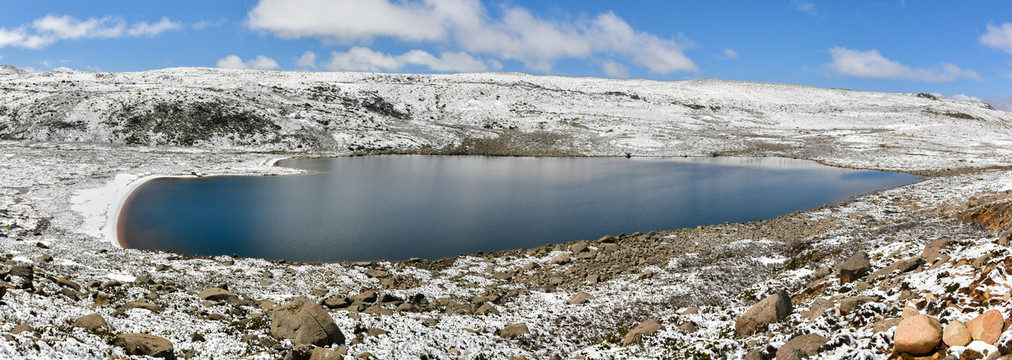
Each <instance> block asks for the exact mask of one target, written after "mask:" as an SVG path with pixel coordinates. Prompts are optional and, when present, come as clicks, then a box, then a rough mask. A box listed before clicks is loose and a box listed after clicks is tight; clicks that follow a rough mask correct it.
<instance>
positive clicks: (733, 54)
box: [714, 48, 738, 60]
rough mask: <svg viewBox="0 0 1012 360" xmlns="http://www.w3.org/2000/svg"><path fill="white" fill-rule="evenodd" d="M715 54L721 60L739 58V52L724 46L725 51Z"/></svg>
mask: <svg viewBox="0 0 1012 360" xmlns="http://www.w3.org/2000/svg"><path fill="white" fill-rule="evenodd" d="M714 56H715V57H716V58H718V59H721V60H732V59H737V58H738V52H737V51H734V50H733V49H731V48H724V51H723V52H722V53H721V54H716V55H714Z"/></svg>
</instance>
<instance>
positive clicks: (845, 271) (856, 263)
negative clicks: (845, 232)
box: [836, 251, 871, 284]
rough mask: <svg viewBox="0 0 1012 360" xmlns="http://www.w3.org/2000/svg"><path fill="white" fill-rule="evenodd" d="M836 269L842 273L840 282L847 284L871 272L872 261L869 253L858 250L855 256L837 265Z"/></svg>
mask: <svg viewBox="0 0 1012 360" xmlns="http://www.w3.org/2000/svg"><path fill="white" fill-rule="evenodd" d="M836 271H837V272H838V273H839V274H840V284H846V283H849V282H852V281H855V280H857V279H860V278H861V277H862V276H864V275H866V274H868V273H869V272H871V261H870V260H869V258H868V253H866V252H864V251H858V252H857V253H855V254H854V255H853V256H851V257H850V258H848V259H847V260H844V261H843V262H841V263H839V264H837V265H836Z"/></svg>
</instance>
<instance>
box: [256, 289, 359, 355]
mask: <svg viewBox="0 0 1012 360" xmlns="http://www.w3.org/2000/svg"><path fill="white" fill-rule="evenodd" d="M271 336H273V337H275V338H278V339H291V340H292V342H293V343H295V344H313V345H317V346H324V345H330V344H332V343H338V344H342V343H344V334H342V333H341V329H338V328H337V324H336V323H334V319H333V318H331V317H330V314H327V311H326V310H323V308H322V307H321V306H320V305H317V304H316V303H314V302H312V301H310V300H309V299H307V298H305V297H299V298H297V299H295V300H293V301H292V302H290V303H287V304H285V305H282V306H279V307H277V308H275V309H274V311H273V312H272V313H271Z"/></svg>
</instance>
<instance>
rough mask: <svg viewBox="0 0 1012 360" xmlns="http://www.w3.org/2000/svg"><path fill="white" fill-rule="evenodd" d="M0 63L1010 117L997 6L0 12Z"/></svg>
mask: <svg viewBox="0 0 1012 360" xmlns="http://www.w3.org/2000/svg"><path fill="white" fill-rule="evenodd" d="M4 9H5V11H4V12H2V13H0V64H9V65H14V66H17V67H19V68H22V69H26V70H29V71H52V70H61V71H66V70H68V69H69V70H75V71H143V70H152V69H162V68H168V67H180V66H198V67H221V68H250V69H268V70H283V71H370V72H395V73H457V72H485V71H509V72H524V73H532V74H550V75H562V76H594V77H608V78H644V79H654V80H664V81H673V80H685V79H695V78H717V79H727V80H749V81H762V82H777V83H793V84H802V85H812V86H819V87H827V88H844V89H853V90H866V91H881V92H926V93H935V94H941V95H943V96H947V97H953V98H957V99H965V100H983V101H987V102H989V103H991V104H993V105H995V106H997V107H999V108H1003V109H1006V110H1012V2H1010V1H1005V0H1002V1H997V0H979V1H958V2H957V1H940V0H925V1H903V0H869V1H859V0H855V1H845V2H844V1H817V0H771V1H646V0H638V1H603V0H571V1H561V0H554V1H553V0H512V1H499V0H237V1H207V0H204V1H190V0H175V1H164V2H163V1H126V0H111V1H95V2H92V1H69V0H68V1H46V0H35V1H7V2H6V4H4Z"/></svg>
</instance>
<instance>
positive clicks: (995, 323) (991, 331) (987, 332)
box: [966, 310, 1005, 344]
mask: <svg viewBox="0 0 1012 360" xmlns="http://www.w3.org/2000/svg"><path fill="white" fill-rule="evenodd" d="M1004 326H1005V316H1004V315H1002V314H1001V311H998V310H989V311H987V312H985V313H984V314H981V315H980V316H978V317H975V318H973V320H970V322H968V323H966V329H967V331H969V333H970V337H972V338H973V340H979V341H983V342H986V343H988V344H994V343H995V342H997V341H998V338H999V337H1001V331H1002V328H1003V327H1004Z"/></svg>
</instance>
